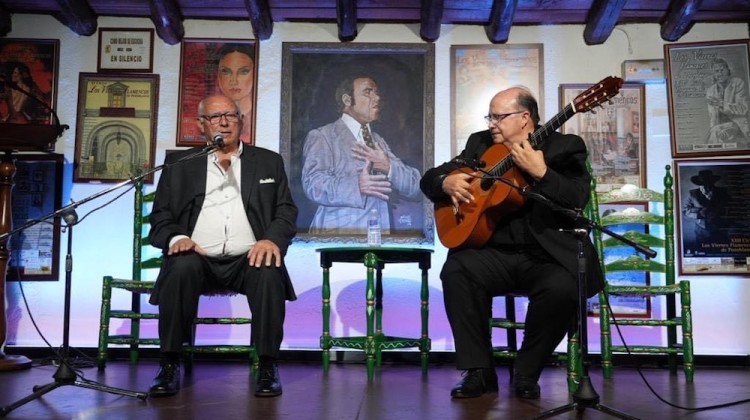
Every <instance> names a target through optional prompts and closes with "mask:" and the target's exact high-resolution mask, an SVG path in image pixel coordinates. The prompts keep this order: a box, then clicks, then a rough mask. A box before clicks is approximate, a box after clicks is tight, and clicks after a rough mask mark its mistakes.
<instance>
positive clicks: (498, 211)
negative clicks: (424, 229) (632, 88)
mask: <svg viewBox="0 0 750 420" xmlns="http://www.w3.org/2000/svg"><path fill="white" fill-rule="evenodd" d="M622 82H623V81H622V79H621V78H619V77H615V76H609V77H607V78H605V79H603V80H601V81H600V82H599V83H597V84H595V85H594V86H592V87H590V88H588V89H586V90H585V91H584V92H582V93H581V94H580V95H578V96H576V97H575V99H574V100H573V101H572V102H571V103H570V104H568V105H567V106H566V107H565V108H564V109H563V110H562V111H560V112H559V113H558V114H557V115H555V116H554V117H553V118H552V119H551V120H549V121H548V122H547V123H546V124H544V125H543V126H541V127H540V128H539V129H537V130H536V131H534V132H533V133H532V134H531V135H530V136H529V142H530V143H531V145H532V146H533V147H534V148H538V146H539V145H541V144H542V142H543V141H544V139H545V138H547V136H549V135H550V134H551V133H552V132H553V131H555V130H557V129H558V128H560V127H561V126H562V125H563V123H565V121H567V120H568V119H570V118H571V117H572V116H573V115H575V114H576V113H579V112H588V111H590V110H591V109H593V108H594V107H596V106H599V105H601V104H602V103H603V102H604V101H607V100H609V98H611V97H613V96H615V95H617V94H618V93H619V91H620V88H621V87H622ZM478 164H479V165H478V166H477V168H478V169H479V171H480V172H481V173H482V175H481V176H479V177H477V178H475V179H474V180H472V181H471V182H470V187H469V191H470V192H471V194H472V195H473V196H474V201H473V202H471V203H463V202H462V203H460V204H459V205H458V206H457V207H456V206H454V205H453V202H452V201H451V200H450V199H448V200H445V201H442V202H438V203H435V226H436V228H437V233H438V237H439V238H440V242H442V243H443V245H445V246H446V247H448V248H451V249H452V248H459V247H479V246H482V245H484V244H485V243H486V242H487V241H488V240H489V239H490V236H492V233H493V232H494V230H495V226H496V225H497V222H498V220H501V219H502V218H503V217H504V216H505V215H507V214H508V213H510V212H512V211H514V210H516V209H518V208H519V207H521V206H522V205H523V203H524V202H525V201H526V198H525V197H524V196H523V194H522V190H523V188H525V187H527V186H528V181H527V180H526V178H525V176H524V174H523V172H522V171H521V170H520V169H519V168H517V167H516V166H515V164H514V163H513V159H512V158H511V156H510V151H509V150H508V148H507V147H506V146H505V145H503V144H494V145H492V146H490V148H489V149H487V150H486V151H485V152H484V154H482V158H481V159H480V160H479V161H478ZM461 172H464V171H463V170H461V169H456V170H455V171H454V172H452V173H451V174H454V173H461ZM501 178H502V179H503V180H506V182H508V183H506V182H498V179H501Z"/></svg>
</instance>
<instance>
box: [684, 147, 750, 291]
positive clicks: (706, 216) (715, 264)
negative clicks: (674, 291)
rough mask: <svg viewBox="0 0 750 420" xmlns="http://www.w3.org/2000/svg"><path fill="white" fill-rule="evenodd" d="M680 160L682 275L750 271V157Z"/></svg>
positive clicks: (727, 273)
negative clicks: (749, 199)
mask: <svg viewBox="0 0 750 420" xmlns="http://www.w3.org/2000/svg"><path fill="white" fill-rule="evenodd" d="M674 163H675V171H674V173H675V190H676V196H677V200H676V201H677V202H676V206H675V213H676V215H677V232H676V233H677V245H678V247H677V267H678V272H679V274H680V275H712V274H725V275H737V276H750V217H749V216H750V209H748V206H747V185H748V183H749V182H750V158H731V159H729V158H723V159H676V160H675V161H674ZM701 190H703V191H706V190H708V191H710V194H708V196H710V198H708V197H706V195H704V194H702V191H701Z"/></svg>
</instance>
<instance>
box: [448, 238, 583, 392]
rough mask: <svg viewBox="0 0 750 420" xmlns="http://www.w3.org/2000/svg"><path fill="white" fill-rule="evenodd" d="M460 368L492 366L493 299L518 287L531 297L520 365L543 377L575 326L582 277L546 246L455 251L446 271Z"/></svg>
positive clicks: (524, 370)
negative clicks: (551, 357) (553, 356)
mask: <svg viewBox="0 0 750 420" xmlns="http://www.w3.org/2000/svg"><path fill="white" fill-rule="evenodd" d="M440 278H441V279H442V281H443V298H444V300H445V310H446V313H447V315H448V321H449V322H450V325H451V330H452V331H453V338H454V341H455V345H456V364H457V367H458V369H472V368H489V367H492V366H493V363H492V339H491V331H490V326H489V319H490V317H491V316H492V298H493V297H494V296H499V295H504V294H507V293H509V292H512V291H516V292H525V293H528V296H529V307H528V311H527V313H526V328H525V329H524V336H523V342H522V344H521V348H520V349H519V351H518V355H517V358H516V360H515V363H514V367H515V370H516V373H517V374H520V375H524V376H527V377H530V378H533V379H538V378H539V375H540V374H541V372H542V369H543V367H544V363H545V362H546V361H547V359H548V358H549V356H550V355H551V354H552V352H553V351H554V350H555V348H556V347H557V346H558V345H559V344H560V342H561V341H562V339H563V338H564V337H565V334H566V333H567V332H568V330H569V329H570V328H571V327H572V326H573V325H574V321H575V315H576V309H577V307H578V292H577V290H578V289H577V284H576V281H577V279H576V278H575V277H574V276H573V275H572V274H571V273H570V272H568V271H567V270H565V268H563V267H562V266H560V265H559V264H557V263H556V262H555V261H554V260H553V259H552V257H551V256H549V255H548V254H547V253H546V252H544V251H543V250H541V249H536V250H533V251H531V252H529V251H528V250H527V251H524V250H520V249H516V250H501V249H497V248H491V247H487V248H484V249H466V250H459V251H456V252H453V253H451V254H449V255H448V258H447V260H446V262H445V265H444V266H443V270H442V272H441V273H440Z"/></svg>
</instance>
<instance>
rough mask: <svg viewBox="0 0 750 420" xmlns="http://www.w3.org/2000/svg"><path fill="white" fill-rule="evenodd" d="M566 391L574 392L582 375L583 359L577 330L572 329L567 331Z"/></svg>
mask: <svg viewBox="0 0 750 420" xmlns="http://www.w3.org/2000/svg"><path fill="white" fill-rule="evenodd" d="M567 363H568V391H569V392H575V391H576V390H577V389H578V384H579V383H580V382H581V376H583V363H586V361H585V360H583V357H582V354H581V340H580V337H578V332H577V331H575V330H572V331H570V332H568V360H567Z"/></svg>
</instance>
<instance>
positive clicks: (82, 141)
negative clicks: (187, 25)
mask: <svg viewBox="0 0 750 420" xmlns="http://www.w3.org/2000/svg"><path fill="white" fill-rule="evenodd" d="M78 89H79V90H78V115H77V119H76V150H75V167H74V170H73V181H74V182H103V183H107V182H119V181H123V180H127V179H130V178H132V177H135V176H138V175H141V174H143V173H145V172H148V171H149V170H151V169H153V167H154V149H155V147H156V115H157V104H158V103H159V75H157V74H128V75H124V74H120V75H115V74H111V75H102V74H96V73H81V74H80V77H79V82H78ZM144 182H146V183H149V184H150V183H153V174H150V175H149V176H148V177H146V179H144Z"/></svg>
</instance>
